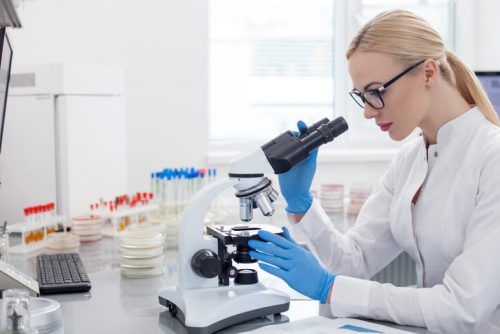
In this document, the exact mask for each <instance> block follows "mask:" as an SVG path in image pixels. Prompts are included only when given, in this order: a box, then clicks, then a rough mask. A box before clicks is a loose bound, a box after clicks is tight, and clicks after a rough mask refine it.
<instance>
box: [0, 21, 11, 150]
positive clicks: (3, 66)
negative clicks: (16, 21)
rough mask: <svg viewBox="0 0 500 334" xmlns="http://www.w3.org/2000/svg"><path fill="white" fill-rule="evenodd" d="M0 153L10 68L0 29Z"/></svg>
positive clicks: (6, 40) (5, 39) (7, 47)
mask: <svg viewBox="0 0 500 334" xmlns="http://www.w3.org/2000/svg"><path fill="white" fill-rule="evenodd" d="M0 51H1V53H0V153H1V152H2V137H3V128H4V126H3V125H4V122H5V110H6V108H7V94H8V90H9V80H10V68H11V66H12V47H11V45H10V42H9V38H8V37H7V33H6V32H5V28H0Z"/></svg>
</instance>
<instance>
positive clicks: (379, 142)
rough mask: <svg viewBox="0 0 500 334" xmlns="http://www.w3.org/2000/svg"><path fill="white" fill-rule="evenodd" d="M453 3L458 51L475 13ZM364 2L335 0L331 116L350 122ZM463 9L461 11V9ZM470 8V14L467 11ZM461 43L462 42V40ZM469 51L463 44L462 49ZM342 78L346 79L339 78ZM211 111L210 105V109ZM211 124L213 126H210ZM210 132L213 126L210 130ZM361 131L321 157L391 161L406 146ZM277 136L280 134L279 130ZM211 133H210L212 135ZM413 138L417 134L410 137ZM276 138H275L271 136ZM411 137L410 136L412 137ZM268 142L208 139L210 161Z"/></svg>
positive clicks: (453, 43)
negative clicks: (460, 21) (460, 34)
mask: <svg viewBox="0 0 500 334" xmlns="http://www.w3.org/2000/svg"><path fill="white" fill-rule="evenodd" d="M448 1H449V2H450V3H449V11H450V12H449V17H450V22H449V25H450V27H449V29H450V43H451V45H449V47H451V48H452V49H454V50H457V39H456V35H457V29H458V28H457V25H456V21H457V17H459V16H460V17H461V18H464V17H465V18H469V19H470V18H472V16H473V13H470V5H469V6H458V4H457V3H456V0H448ZM361 6H362V4H361V1H360V0H334V7H332V10H333V11H334V12H335V20H334V25H335V26H334V34H335V35H334V42H335V45H336V46H338V47H335V49H334V53H333V55H334V66H333V69H334V77H335V84H334V87H335V88H334V89H335V92H334V96H335V101H334V104H335V105H334V108H333V109H332V111H333V110H335V115H334V114H333V112H332V115H331V116H330V117H329V119H333V118H336V117H338V116H343V117H345V118H346V120H347V121H348V123H349V118H350V117H349V114H352V113H359V112H360V109H359V107H358V106H357V105H356V104H355V103H350V102H352V101H350V97H349V96H348V95H349V94H348V93H347V92H348V91H349V90H350V89H351V88H352V83H351V80H350V77H349V74H348V71H347V60H346V58H345V50H346V48H347V46H348V43H349V41H350V40H351V39H352V38H353V37H354V36H355V34H356V33H357V32H358V30H359V28H360V27H361V25H362V23H363V22H362V19H361V17H360V13H361V10H362V8H361ZM458 11H460V12H458ZM466 11H468V12H467V13H468V14H465V13H466ZM348 17H350V18H353V17H354V18H357V19H355V20H349V21H348V20H347V18H348ZM458 46H460V43H458ZM460 49H462V50H465V47H464V46H462V47H460V48H458V51H460ZM338 78H344V79H343V80H339V79H338ZM207 112H210V111H209V108H207ZM208 126H209V125H208ZM208 132H209V133H210V129H209V131H208ZM358 134H359V132H358V133H353V132H351V131H347V133H346V134H344V135H343V136H340V137H339V138H337V139H336V140H335V145H327V146H325V147H324V148H322V150H321V154H320V156H319V161H320V162H322V161H323V162H337V161H345V162H366V161H376V162H379V161H390V160H391V159H392V157H394V155H395V154H396V153H397V151H398V150H399V148H400V147H401V145H402V142H394V141H392V140H390V138H388V136H378V137H377V138H375V139H374V138H371V137H370V138H359V136H358ZM276 135H279V134H278V133H277V134H276ZM209 136H210V135H209ZM410 137H411V138H413V136H410ZM269 139H272V138H269ZM409 139H410V138H409ZM263 144H265V141H264V142H262V141H260V140H238V139H228V140H220V139H211V138H210V137H209V138H208V154H207V162H208V163H212V164H225V163H228V162H229V161H231V160H232V159H234V158H235V157H236V156H238V155H239V154H241V153H242V152H245V151H250V150H255V149H256V148H257V147H260V146H262V145H263Z"/></svg>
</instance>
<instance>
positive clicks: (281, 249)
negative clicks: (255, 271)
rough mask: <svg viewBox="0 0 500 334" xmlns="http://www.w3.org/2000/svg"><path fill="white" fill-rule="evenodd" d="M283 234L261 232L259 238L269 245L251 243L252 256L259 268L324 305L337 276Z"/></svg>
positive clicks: (288, 235) (285, 232) (287, 235)
mask: <svg viewBox="0 0 500 334" xmlns="http://www.w3.org/2000/svg"><path fill="white" fill-rule="evenodd" d="M283 232H284V234H285V237H284V238H283V237H281V236H279V235H276V234H274V233H270V232H267V231H263V230H261V231H259V237H260V238H261V239H263V240H265V241H267V242H263V241H259V240H250V241H249V242H248V245H249V246H250V247H251V248H253V249H254V250H251V251H250V252H249V254H250V256H251V257H253V258H254V259H256V260H259V267H261V268H262V269H263V270H265V271H267V272H268V273H270V274H273V275H275V276H278V277H279V278H281V279H283V280H284V281H285V282H286V283H287V284H288V285H289V286H290V287H291V288H292V289H294V290H297V291H298V292H300V293H301V294H303V295H305V296H307V297H310V298H312V299H315V300H319V301H320V302H321V303H322V304H324V303H325V302H326V299H327V298H328V293H329V292H330V288H331V286H332V284H333V281H334V280H335V276H336V275H332V274H330V273H328V272H327V271H326V270H325V269H323V267H321V265H320V264H319V262H318V260H317V259H316V258H315V257H314V255H313V254H312V253H311V252H309V251H307V250H306V249H304V248H302V247H301V246H300V245H299V244H297V243H296V242H295V241H294V240H293V239H292V237H291V236H290V233H289V232H288V229H287V228H286V227H283ZM269 264H271V265H269Z"/></svg>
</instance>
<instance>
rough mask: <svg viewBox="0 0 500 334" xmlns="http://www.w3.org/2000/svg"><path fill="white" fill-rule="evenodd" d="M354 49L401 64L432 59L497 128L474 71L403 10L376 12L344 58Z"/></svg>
mask: <svg viewBox="0 0 500 334" xmlns="http://www.w3.org/2000/svg"><path fill="white" fill-rule="evenodd" d="M356 50H362V51H370V52H379V53H383V54H386V55H389V56H392V57H394V58H396V59H397V60H399V61H400V62H402V63H403V64H408V65H410V64H414V63H416V62H418V61H420V60H423V59H435V60H437V61H438V62H439V68H440V71H441V74H442V76H443V78H444V79H445V80H446V81H448V82H449V83H450V84H452V85H453V86H454V87H456V89H457V90H458V91H459V92H460V95H462V97H463V98H464V99H465V100H466V101H467V103H469V104H470V105H475V106H477V107H478V109H479V110H480V111H481V112H482V113H483V114H484V116H485V117H486V119H488V120H489V121H490V122H491V123H493V124H495V125H500V122H499V120H498V116H497V113H496V112H495V109H494V108H493V106H492V104H491V102H490V100H489V99H488V96H487V95H486V93H485V92H484V89H483V88H482V86H481V84H480V82H479V80H478V79H477V77H476V75H475V74H474V72H473V71H472V70H471V69H470V68H469V67H468V66H467V65H465V63H464V62H463V61H462V60H460V58H459V57H458V56H457V55H455V54H454V53H453V52H452V51H450V50H447V49H446V47H445V46H444V42H443V40H442V38H441V36H440V35H439V33H438V32H437V31H436V30H435V29H434V28H432V27H431V25H430V24H429V23H428V22H427V21H425V20H424V19H423V18H421V17H419V16H417V15H415V14H414V13H412V12H410V11H407V10H400V9H398V10H390V11H386V12H383V13H380V14H379V15H377V16H376V17H374V18H373V19H372V20H370V21H369V22H368V23H366V24H365V25H364V26H363V27H362V28H361V29H360V30H359V32H358V34H357V35H356V36H355V37H354V38H353V39H352V41H351V43H350V45H349V47H348V49H347V52H346V57H347V59H349V58H350V57H351V56H352V54H353V53H354V52H355V51H356Z"/></svg>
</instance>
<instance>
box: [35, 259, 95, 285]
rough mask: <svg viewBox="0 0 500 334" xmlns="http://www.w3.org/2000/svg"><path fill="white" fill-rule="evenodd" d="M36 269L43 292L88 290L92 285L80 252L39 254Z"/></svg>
mask: <svg viewBox="0 0 500 334" xmlns="http://www.w3.org/2000/svg"><path fill="white" fill-rule="evenodd" d="M36 269H37V275H38V284H39V288H40V293H41V294H54V293H72V292H86V291H89V290H90V288H91V287H92V285H91V284H90V280H89V277H88V276H87V272H86V271H85V268H84V267H83V263H82V260H81V258H80V255H78V253H69V254H50V255H39V256H37V258H36Z"/></svg>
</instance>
